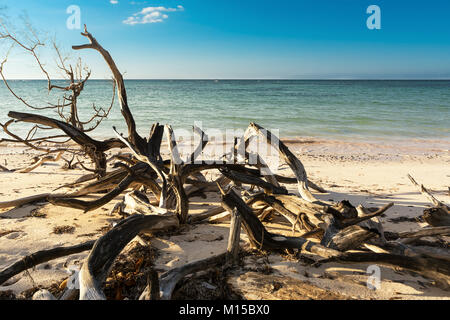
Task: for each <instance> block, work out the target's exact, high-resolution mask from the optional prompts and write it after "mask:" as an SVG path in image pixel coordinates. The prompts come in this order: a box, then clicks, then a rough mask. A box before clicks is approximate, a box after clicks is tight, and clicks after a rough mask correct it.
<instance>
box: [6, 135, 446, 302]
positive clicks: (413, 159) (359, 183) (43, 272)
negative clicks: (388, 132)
mask: <svg viewBox="0 0 450 320" xmlns="http://www.w3.org/2000/svg"><path fill="white" fill-rule="evenodd" d="M286 143H287V145H288V147H289V148H290V149H291V150H292V151H293V152H294V153H295V154H296V155H297V156H298V157H299V159H300V160H301V161H302V162H303V164H304V166H305V168H306V170H307V173H308V176H309V178H310V179H311V180H312V181H314V182H315V183H317V184H319V185H320V186H322V187H323V188H325V189H326V190H327V191H328V192H327V193H325V194H321V193H314V195H315V196H316V197H317V198H318V199H320V200H325V201H332V202H338V201H341V200H349V201H350V202H351V203H352V204H353V205H355V206H356V205H358V204H362V205H364V206H367V207H381V206H382V205H385V204H387V203H389V202H394V206H393V207H392V208H391V209H389V210H388V211H387V212H386V213H385V214H384V215H383V216H382V217H381V218H380V219H381V221H382V223H383V227H384V229H385V231H392V232H403V231H413V230H417V229H419V228H421V227H423V226H425V225H426V224H425V223H423V222H419V221H418V220H416V218H417V217H419V216H420V215H421V214H422V212H423V210H424V209H425V208H427V207H429V206H430V203H429V202H427V199H426V198H425V197H424V196H423V195H422V194H420V193H419V192H418V190H417V189H416V187H415V186H413V185H412V184H411V182H410V181H409V180H408V178H407V174H408V173H410V174H412V175H413V176H414V177H415V178H416V179H417V180H418V181H420V183H423V184H424V185H426V186H427V187H428V188H429V189H430V190H432V192H433V194H434V195H435V196H436V197H437V198H438V199H439V200H441V201H443V202H446V203H450V195H449V189H448V186H450V153H449V150H448V149H449V147H450V146H449V145H448V144H446V142H445V141H425V140H424V141H409V143H405V142H403V143H392V144H387V143H376V142H372V143H367V142H352V141H334V140H320V139H313V138H311V139H289V140H286ZM34 155H35V153H34V152H32V151H29V150H25V149H24V148H23V147H19V146H13V145H3V146H0V164H1V165H3V166H5V167H7V168H10V169H12V168H20V167H24V166H26V165H28V164H31V163H32V158H33V156H34ZM63 164H64V161H60V162H56V163H47V164H45V165H43V166H41V167H39V168H37V169H36V170H34V171H32V172H30V173H9V172H2V173H0V175H1V180H0V202H1V201H10V200H13V199H17V198H22V197H26V196H32V195H35V194H40V193H46V192H52V191H53V190H54V189H55V188H57V187H59V186H60V185H62V184H66V183H70V182H72V181H74V180H76V179H77V178H78V177H80V176H82V175H83V174H85V171H82V170H80V169H76V170H65V169H63V168H62V165H63ZM279 174H282V175H285V176H289V177H292V176H293V175H292V172H291V171H290V170H289V168H288V167H287V166H286V165H285V164H283V163H282V164H281V166H280V168H279ZM215 175H217V173H214V172H211V173H210V176H211V177H212V176H215ZM206 176H207V177H209V176H208V175H206ZM286 187H287V188H288V189H289V191H290V192H293V193H297V190H296V188H295V185H286ZM119 199H120V197H118V198H117V199H115V200H114V201H112V202H110V203H108V204H107V205H106V206H104V207H102V208H100V209H97V210H94V211H92V212H89V213H86V214H85V213H83V212H82V211H80V210H76V209H71V208H64V207H57V206H54V205H52V204H49V203H36V204H32V205H25V206H23V207H19V208H9V209H0V270H3V269H4V268H6V267H7V266H9V265H11V264H12V263H14V262H16V261H18V260H20V259H21V258H23V257H24V256H26V255H28V254H31V253H33V252H36V251H38V250H43V249H50V248H52V247H57V246H63V245H64V246H66V245H75V244H79V243H82V242H85V241H87V240H96V239H98V238H99V237H100V236H101V235H102V234H104V233H105V231H106V230H109V229H110V228H111V227H112V224H113V223H116V222H117V221H119V220H120V218H121V217H120V216H118V215H113V216H111V215H109V212H110V210H111V209H112V208H113V206H114V205H115V203H117V201H118V200H119ZM190 200H191V201H190V214H197V213H200V212H204V211H206V210H207V209H208V208H211V207H213V206H220V199H219V197H218V196H215V197H214V196H210V195H208V199H207V202H206V201H205V200H204V199H202V198H200V197H198V198H197V197H195V198H192V199H190ZM265 226H266V228H267V229H268V230H269V231H270V232H275V233H279V234H284V235H292V231H291V227H290V225H289V223H288V222H287V221H285V220H283V219H282V218H281V217H276V218H274V219H273V220H272V221H270V222H268V223H265ZM228 228H229V223H228V221H222V222H220V223H214V224H213V223H202V224H197V225H189V226H186V227H184V228H182V229H181V230H180V231H178V232H177V233H176V234H172V235H169V234H167V235H164V234H161V235H157V236H155V237H152V238H151V239H148V243H149V246H150V247H151V249H152V250H153V251H154V252H155V253H156V254H155V259H154V261H152V263H153V267H154V269H155V270H157V271H158V272H163V271H167V270H169V269H171V268H174V267H177V266H181V265H184V264H186V263H189V262H192V261H196V260H199V259H203V258H207V257H209V256H211V255H214V254H220V253H222V252H224V251H225V250H226V246H227V239H228V233H229V229H228ZM58 230H63V231H60V232H58ZM64 230H66V231H67V232H64ZM441 240H442V241H443V242H444V243H445V245H448V242H447V241H448V238H445V237H443V238H442V239H441ZM241 246H242V248H244V249H245V250H252V249H251V248H250V247H249V243H248V239H247V236H246V234H245V233H244V231H242V234H241ZM447 248H448V247H447ZM87 254H88V253H87V252H85V253H81V254H75V255H71V256H67V257H64V258H60V259H56V260H52V261H50V262H47V263H44V264H40V265H38V266H37V267H35V268H33V269H30V270H28V271H26V272H23V273H21V274H19V275H17V276H15V277H13V278H12V279H10V280H8V281H7V282H6V283H4V284H3V285H1V286H0V292H1V294H0V296H7V295H8V294H9V295H11V294H14V295H15V296H16V298H21V299H24V298H30V294H32V293H33V292H34V291H36V290H34V291H33V288H36V287H38V286H42V287H45V288H50V287H53V288H58V287H59V286H60V285H61V283H62V282H63V281H64V280H65V279H67V278H68V277H69V276H70V274H71V271H70V270H73V269H74V268H76V267H77V266H78V267H79V266H80V264H81V263H82V262H83V259H84V258H85V257H86V256H87ZM302 259H303V258H302V256H301V255H296V256H291V255H289V254H285V255H283V254H279V253H270V254H264V253H258V254H254V255H249V256H246V257H245V258H244V260H243V265H241V266H240V267H239V268H238V270H236V271H235V272H234V273H233V275H232V276H230V277H229V279H227V284H228V286H229V288H231V290H232V291H233V293H234V294H237V295H238V296H239V297H240V298H244V299H449V298H450V294H449V292H448V291H444V290H441V289H439V288H437V287H436V286H435V285H433V283H432V281H431V280H429V279H425V278H423V277H421V276H418V275H417V274H414V273H411V272H407V271H405V270H400V269H399V268H393V267H384V266H380V268H381V286H380V287H379V289H377V290H371V289H369V288H368V286H367V279H368V276H369V275H368V273H367V267H368V266H369V264H352V265H344V264H336V263H326V264H323V265H321V266H320V267H313V266H311V265H309V264H307V263H304V262H303V260H302ZM266 269H268V270H270V272H269V273H268V274H270V275H269V277H271V279H272V280H273V283H279V282H280V281H283V282H282V283H283V285H281V287H282V288H281V289H279V290H274V289H273V286H272V287H271V286H270V285H269V284H268V285H267V286H266V287H261V286H258V281H257V280H258V277H261V276H262V275H264V273H262V271H261V270H266ZM277 279H278V280H277ZM280 279H282V280H280ZM277 281H278V282H277ZM210 282H211V281H210ZM202 283H203V284H204V285H205V286H206V287H207V288H212V289H211V290H213V291H214V288H215V285H214V284H211V283H209V282H208V280H205V281H203V282H202ZM205 283H206V284H205ZM299 284H302V285H303V287H304V288H308V286H310V287H311V288H312V289H309V290H307V289H305V290H304V291H301V290H300V291H298V290H297V291H296V290H290V289H289V288H290V286H293V287H296V288H298V287H299ZM30 290H31V291H30ZM206 291H207V290H206ZM30 292H31V293H30ZM184 297H189V294H188V293H185V295H184Z"/></svg>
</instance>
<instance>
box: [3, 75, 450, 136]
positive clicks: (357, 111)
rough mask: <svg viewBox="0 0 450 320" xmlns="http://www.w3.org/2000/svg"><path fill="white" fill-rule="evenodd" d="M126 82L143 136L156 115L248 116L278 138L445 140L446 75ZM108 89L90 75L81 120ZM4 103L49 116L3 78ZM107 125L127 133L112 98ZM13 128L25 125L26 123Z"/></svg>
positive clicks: (103, 101) (448, 114) (21, 87)
mask: <svg viewBox="0 0 450 320" xmlns="http://www.w3.org/2000/svg"><path fill="white" fill-rule="evenodd" d="M10 85H11V86H12V87H13V88H14V90H16V92H17V93H18V94H19V95H21V96H22V97H23V98H24V99H26V100H27V101H29V102H32V103H34V104H35V105H37V106H46V105H47V102H48V101H52V102H56V101H57V98H58V95H56V94H54V93H53V94H48V93H47V91H46V82H45V81H31V80H30V81H11V82H10ZM126 87H127V92H128V101H129V105H130V107H131V109H132V111H133V114H134V116H135V120H136V123H137V126H138V128H139V132H140V133H142V134H144V135H147V134H148V132H149V129H150V127H151V124H152V123H154V122H159V123H161V124H166V123H170V124H172V126H173V127H174V128H186V129H188V128H190V127H191V126H192V125H193V124H194V121H201V122H202V124H203V128H205V129H208V128H217V129H242V130H244V129H245V128H246V127H247V125H248V124H249V122H251V121H254V122H257V123H258V124H260V125H262V126H265V127H267V128H270V129H279V130H280V131H279V132H280V136H281V137H302V136H308V137H320V138H338V139H342V138H344V139H356V140H358V139H363V140H365V139H383V140H390V139H404V138H406V139H410V138H415V139H439V140H441V139H443V140H450V125H449V123H450V121H449V120H450V81H350V80H348V81H347V80H345V81H344V80H343V81H339V80H329V81H307V80H220V81H213V80H127V81H126ZM55 93H58V92H57V91H55ZM111 96H112V86H111V81H107V80H91V81H88V83H87V84H86V88H85V90H84V91H83V93H82V96H81V98H80V110H81V112H80V114H81V119H82V120H86V119H88V118H89V117H90V115H91V113H90V107H91V106H92V103H95V105H96V106H101V107H104V108H107V107H108V106H109V104H110V101H111ZM10 110H15V111H24V112H35V113H40V114H44V115H49V116H53V117H54V116H55V114H54V113H53V112H52V111H49V110H42V111H36V110H30V109H28V108H27V107H25V106H24V105H23V104H22V103H21V102H20V101H18V100H17V99H15V98H14V97H13V96H12V95H11V94H10V92H9V91H8V90H7V89H6V87H5V85H4V84H3V82H1V83H0V121H1V122H2V123H4V122H5V121H6V120H7V119H8V117H7V113H8V111H10ZM113 125H114V126H117V127H118V128H119V129H120V130H121V131H123V132H126V127H125V125H124V121H123V120H122V116H121V113H120V108H119V106H118V104H117V101H116V104H115V105H114V107H113V110H112V112H111V115H110V118H109V119H108V120H107V121H105V122H104V123H102V125H101V126H100V127H99V128H98V129H97V130H96V131H95V132H94V134H93V135H94V136H97V137H112V136H113V135H114V134H113V132H112V129H111V127H112V126H113ZM15 128H16V132H20V133H22V135H23V134H25V132H26V131H25V126H24V125H18V126H16V127H15ZM0 136H1V137H4V136H5V135H4V133H0Z"/></svg>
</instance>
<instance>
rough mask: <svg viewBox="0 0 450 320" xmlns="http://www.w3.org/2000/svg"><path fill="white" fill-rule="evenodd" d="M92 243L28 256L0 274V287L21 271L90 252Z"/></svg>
mask: <svg viewBox="0 0 450 320" xmlns="http://www.w3.org/2000/svg"><path fill="white" fill-rule="evenodd" d="M94 243H95V241H87V242H85V243H82V244H78V245H74V246H70V247H57V248H53V249H48V250H42V251H38V252H35V253H33V254H30V255H28V256H26V257H24V258H22V259H21V260H20V261H17V262H16V263H14V264H13V265H11V266H9V267H7V268H6V269H5V270H3V271H1V272H0V285H1V284H3V283H5V282H6V281H7V280H8V279H10V278H12V277H14V276H15V275H17V274H19V273H21V272H22V271H25V270H27V269H30V268H33V267H34V266H37V265H38V264H41V263H44V262H48V261H50V260H54V259H58V258H61V257H64V256H68V255H71V254H75V253H80V252H83V251H87V250H90V249H91V248H92V247H93V246H94Z"/></svg>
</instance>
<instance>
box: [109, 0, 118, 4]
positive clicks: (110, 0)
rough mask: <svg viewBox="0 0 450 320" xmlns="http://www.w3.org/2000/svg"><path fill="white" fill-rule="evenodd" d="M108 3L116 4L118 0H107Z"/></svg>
mask: <svg viewBox="0 0 450 320" xmlns="http://www.w3.org/2000/svg"><path fill="white" fill-rule="evenodd" d="M109 3H111V4H118V3H119V1H118V0H109Z"/></svg>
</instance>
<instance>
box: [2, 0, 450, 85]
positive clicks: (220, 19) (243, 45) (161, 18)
mask: <svg viewBox="0 0 450 320" xmlns="http://www.w3.org/2000/svg"><path fill="white" fill-rule="evenodd" d="M74 5H75V6H77V7H78V8H79V10H80V19H79V20H80V22H81V26H82V25H83V24H86V25H87V27H88V31H89V32H90V33H92V35H93V36H94V37H95V38H96V39H97V40H98V41H99V42H100V43H101V44H102V46H103V47H104V48H105V49H107V50H108V51H109V52H110V53H111V55H112V57H113V58H114V60H115V61H116V64H117V65H118V67H119V69H120V71H121V72H122V73H123V74H124V77H125V78H127V79H450V22H449V21H450V1H448V0H428V1H418V0H410V1H407V0H369V1H366V0H315V1H312V0H277V1H274V0H270V1H269V0H258V1H256V0H161V1H153V0H152V1H143V0H135V1H131V0H69V1H66V0H20V1H17V0H14V1H12V0H0V12H3V14H4V15H6V16H7V17H6V18H4V19H6V21H8V23H11V24H13V25H14V26H16V27H18V28H20V26H21V22H20V20H18V19H17V17H18V16H20V15H24V14H26V15H27V16H28V19H29V21H30V22H31V24H32V25H33V27H34V28H35V29H36V30H39V32H42V34H43V35H46V36H47V37H48V38H52V39H56V41H57V43H58V45H59V47H60V48H62V49H64V52H66V53H67V54H68V55H70V56H71V57H72V58H74V59H75V58H77V57H79V56H80V57H81V58H82V59H83V61H84V62H85V63H86V64H87V65H88V66H89V67H90V68H91V70H92V78H98V79H104V78H110V77H111V75H110V72H109V70H108V68H107V66H106V64H105V63H104V61H103V60H102V59H101V57H100V55H99V54H98V53H97V52H95V51H92V50H83V51H77V52H74V51H72V50H71V46H72V45H77V44H83V43H85V42H86V39H85V38H84V37H83V36H81V35H80V32H81V31H82V30H79V29H76V28H75V29H73V27H76V23H74V22H76V20H74V19H71V18H72V17H73V16H72V14H73V13H74V12H73V11H72V12H70V13H67V9H68V8H69V7H70V6H74ZM371 5H376V6H378V7H379V9H380V19H379V21H380V29H369V28H368V25H367V20H368V19H369V18H370V17H371V16H372V13H373V11H372V12H371V13H367V9H368V7H369V6H371ZM68 20H69V22H72V24H70V23H69V25H70V28H68V26H67V21H68ZM374 21H375V20H371V22H374ZM376 22H378V20H377V21H376ZM8 48H9V46H7V45H5V43H2V41H1V40H0V54H2V55H4V54H5V52H6V51H7V49H8ZM0 57H2V56H0ZM42 58H43V59H44V58H45V59H46V60H47V61H48V62H47V63H46V66H49V68H51V67H50V66H51V65H54V63H53V61H54V60H52V59H53V58H51V55H50V53H46V51H45V50H44V51H43V53H42ZM4 70H5V74H6V75H7V77H8V78H11V79H35V78H42V73H40V72H39V70H38V68H36V66H35V64H34V63H33V61H32V60H31V59H30V57H29V56H28V55H27V54H25V53H23V52H20V50H18V49H17V48H16V49H15V50H14V51H12V52H11V53H10V55H9V59H8V62H7V64H6V65H5V69H4ZM55 74H56V71H55Z"/></svg>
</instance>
